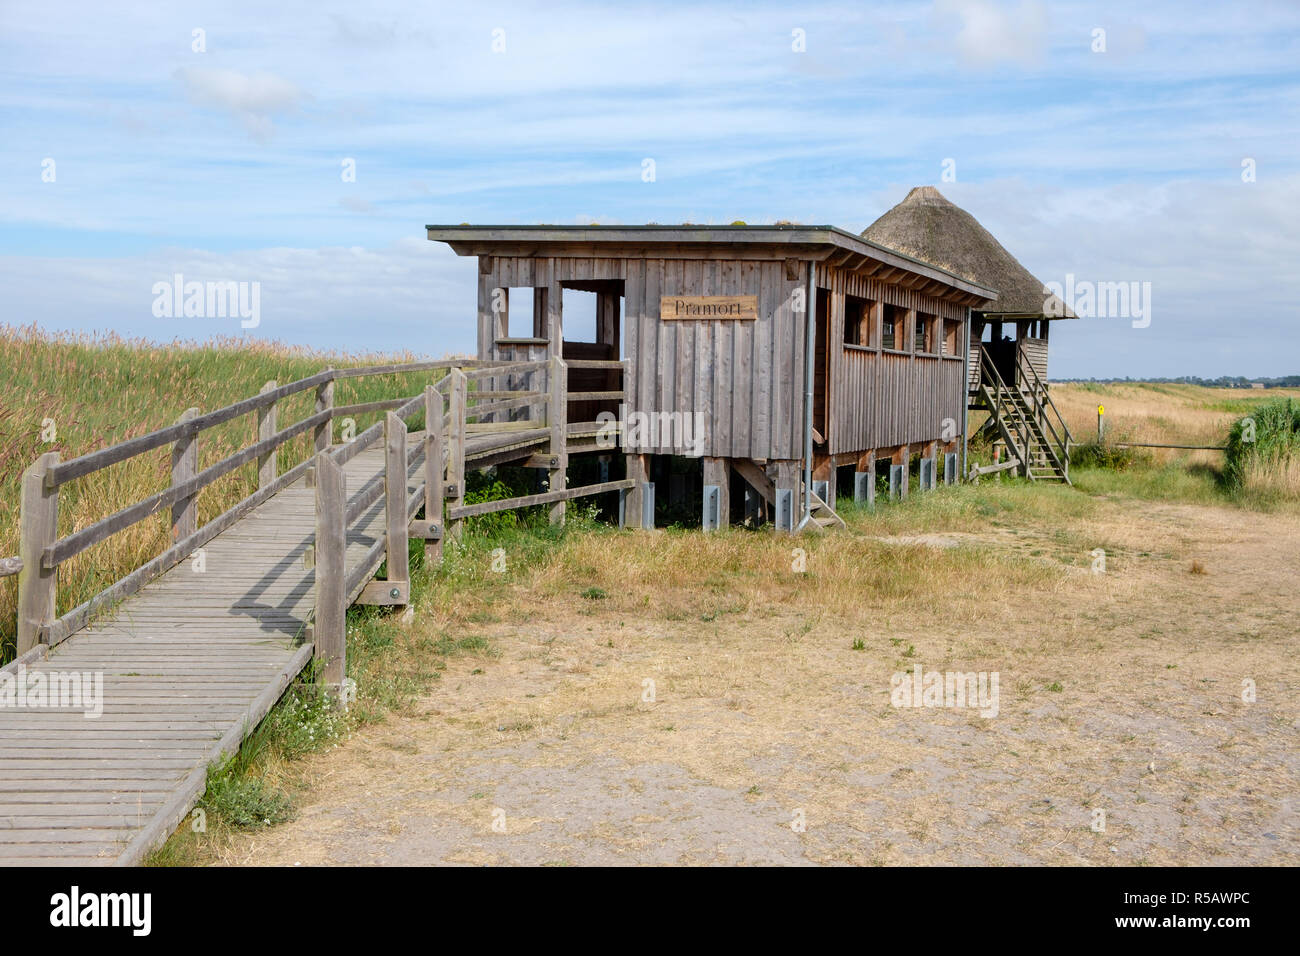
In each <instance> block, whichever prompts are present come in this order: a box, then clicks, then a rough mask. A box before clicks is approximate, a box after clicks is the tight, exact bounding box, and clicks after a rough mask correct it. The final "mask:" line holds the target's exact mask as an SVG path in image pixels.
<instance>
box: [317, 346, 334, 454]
mask: <svg viewBox="0 0 1300 956" xmlns="http://www.w3.org/2000/svg"><path fill="white" fill-rule="evenodd" d="M325 371H327V372H332V371H334V368H333V366H331V367H330V368H327V369H326V370H325ZM333 408H334V379H332V378H331V379H330V380H329V381H328V382H322V383H321V384H320V385H318V386H316V411H317V412H318V413H319V412H324V411H330V410H332V409H333ZM314 440H315V443H316V451H317V452H322V451H328V450H329V447H330V445H332V444H334V419H333V417H331V418H329V419H328V420H326V421H324V422H321V423H320V424H319V425H317V426H316V429H315V432H314Z"/></svg>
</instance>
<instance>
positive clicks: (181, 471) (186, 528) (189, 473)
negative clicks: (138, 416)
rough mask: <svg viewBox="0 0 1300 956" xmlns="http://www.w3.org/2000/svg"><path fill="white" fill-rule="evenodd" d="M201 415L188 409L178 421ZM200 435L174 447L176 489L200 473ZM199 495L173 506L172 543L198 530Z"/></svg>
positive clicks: (188, 437)
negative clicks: (197, 500)
mask: <svg viewBox="0 0 1300 956" xmlns="http://www.w3.org/2000/svg"><path fill="white" fill-rule="evenodd" d="M198 414H199V410H198V409H197V408H187V409H185V411H184V412H183V413H182V414H181V417H180V418H179V419H177V424H179V423H180V422H188V421H189V420H190V419H192V418H196V417H197V416H198ZM198 438H199V436H198V434H197V433H195V434H193V435H186V436H185V437H184V438H178V439H177V440H176V442H175V444H173V445H172V486H173V487H175V486H176V485H179V484H180V483H181V482H183V481H189V480H190V479H191V478H193V477H194V476H195V475H196V474H198V472H199V442H198ZM197 497H198V495H197V493H196V494H193V495H186V496H185V497H184V498H180V499H178V500H177V501H176V503H175V504H173V505H172V541H173V542H176V541H182V540H184V539H185V538H188V537H189V536H190V535H192V534H193V533H194V532H195V531H196V530H197V529H198V509H197V502H196V500H195V499H196V498H197Z"/></svg>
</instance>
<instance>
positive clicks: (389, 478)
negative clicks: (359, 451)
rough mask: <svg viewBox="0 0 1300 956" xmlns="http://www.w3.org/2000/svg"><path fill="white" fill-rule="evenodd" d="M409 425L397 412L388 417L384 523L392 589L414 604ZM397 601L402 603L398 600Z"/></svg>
mask: <svg viewBox="0 0 1300 956" xmlns="http://www.w3.org/2000/svg"><path fill="white" fill-rule="evenodd" d="M406 477H407V476H406V423H405V422H403V421H402V420H401V419H400V418H398V417H397V414H396V413H395V412H389V413H388V414H386V415H385V416H384V521H385V524H386V526H387V527H386V532H385V540H386V542H387V548H386V558H385V560H386V563H387V564H388V577H387V579H386V580H387V581H388V582H389V585H390V588H389V590H390V591H391V589H392V588H401V590H402V594H401V598H404V599H405V601H403V603H406V601H409V600H410V587H411V554H410V549H409V548H408V546H407V540H408V538H407V528H408V523H407V520H408V519H407V517H406ZM390 596H391V595H390ZM394 600H398V599H397V598H394Z"/></svg>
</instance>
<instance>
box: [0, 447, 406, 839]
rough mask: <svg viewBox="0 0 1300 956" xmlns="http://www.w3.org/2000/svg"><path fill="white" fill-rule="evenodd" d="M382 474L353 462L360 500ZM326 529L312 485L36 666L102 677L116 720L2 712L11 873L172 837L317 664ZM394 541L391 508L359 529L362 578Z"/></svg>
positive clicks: (352, 535) (229, 533)
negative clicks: (313, 634)
mask: <svg viewBox="0 0 1300 956" xmlns="http://www.w3.org/2000/svg"><path fill="white" fill-rule="evenodd" d="M420 444H422V442H421V443H420ZM422 462H423V456H422V455H420V456H417V458H416V462H415V465H416V467H417V468H418V466H419V465H420V464H422ZM383 466H384V454H383V450H382V449H375V448H372V449H368V450H366V451H364V452H361V453H360V454H358V455H357V456H356V457H355V458H353V459H352V460H351V461H350V462H348V464H347V465H346V467H345V474H346V477H347V487H348V489H349V491H350V492H351V494H350V495H349V498H350V500H356V498H357V496H358V494H359V493H360V492H361V491H362V489H363V488H364V487H365V486H366V484H367V483H368V482H371V481H372V480H374V479H375V478H376V477H378V476H380V475H381V473H382V471H383ZM417 476H418V471H417ZM418 488H419V485H418V481H417V479H416V478H409V477H408V495H409V494H411V493H414V492H416V491H417V490H418ZM315 521H316V499H315V492H314V489H313V488H310V487H308V486H307V482H306V479H305V478H303V479H299V480H298V481H296V482H294V483H293V484H291V485H289V486H288V487H287V488H285V489H284V490H282V491H280V492H279V493H278V494H276V495H274V496H273V497H271V498H270V500H268V501H267V502H266V503H264V504H262V505H261V506H259V507H257V508H256V509H254V510H252V511H250V512H249V513H248V514H247V515H246V516H245V517H243V518H242V519H240V520H239V521H238V522H236V523H235V524H234V525H233V526H232V527H231V528H229V529H228V530H226V531H223V532H222V533H220V534H219V535H217V536H216V537H215V538H213V539H212V540H211V541H210V542H208V543H207V544H206V545H205V546H204V547H203V553H202V559H203V570H202V571H199V570H196V564H195V562H194V561H193V560H186V561H183V562H181V563H180V564H178V565H177V566H176V567H174V568H173V569H172V570H170V571H168V572H166V573H165V574H163V575H162V576H161V577H159V578H158V579H156V580H155V581H154V582H153V583H151V584H148V585H146V586H145V587H144V588H143V589H141V590H140V591H139V592H138V593H137V594H135V595H134V596H132V597H130V598H128V599H126V601H125V602H124V603H123V604H122V605H121V606H120V607H118V608H116V609H115V610H114V611H113V612H112V613H111V614H109V615H107V616H106V617H105V618H103V619H101V620H99V621H96V622H95V623H93V624H91V625H90V626H89V627H87V628H85V629H83V630H81V631H78V632H77V633H76V634H74V635H73V636H71V637H70V638H68V639H67V640H66V641H65V642H63V643H62V644H60V645H58V646H57V647H55V648H52V649H51V650H50V652H49V655H48V657H47V658H46V659H44V660H35V661H32V662H30V663H28V664H27V665H26V667H27V670H28V671H29V672H38V671H39V672H42V673H45V674H46V675H50V674H51V673H53V672H60V673H68V672H74V673H77V674H102V675H103V695H102V698H101V700H102V701H103V708H102V709H103V713H102V716H100V717H98V718H97V719H88V718H87V717H86V716H84V714H83V712H82V711H81V710H63V711H52V710H50V709H48V708H44V707H42V708H31V707H27V708H16V709H15V708H3V709H0V863H4V864H10V865H13V864H47V865H64V864H75V865H96V864H112V863H116V862H126V863H134V862H138V861H139V859H140V858H141V857H142V856H143V853H145V852H147V851H148V849H150V848H151V846H152V845H154V844H155V843H156V842H157V839H158V838H159V837H165V836H166V835H167V834H169V833H170V832H171V830H172V829H173V828H174V827H175V826H176V825H177V823H179V822H180V820H181V819H182V818H183V817H184V816H185V815H186V814H187V813H188V812H189V810H190V808H191V807H192V806H193V804H194V802H195V801H196V800H197V799H198V797H199V796H201V795H202V793H203V788H204V784H205V778H206V771H207V767H208V765H209V763H211V762H212V761H213V760H215V759H218V758H219V757H220V756H221V755H222V754H223V753H229V752H232V751H233V750H235V749H236V748H237V747H238V746H239V744H240V742H241V741H243V739H244V737H245V736H247V734H248V733H249V732H250V731H251V730H252V728H253V727H255V726H256V725H257V723H258V721H260V720H261V718H262V717H263V716H265V715H266V713H267V711H268V710H269V709H270V708H271V706H272V705H273V704H274V703H275V701H276V700H277V699H278V698H279V697H280V695H281V694H282V693H283V691H284V689H285V688H286V687H287V686H288V684H289V682H290V681H291V680H292V679H293V678H294V677H295V676H296V675H297V674H298V672H299V671H300V670H302V668H303V667H304V666H305V665H306V664H307V662H308V661H309V660H310V659H311V655H312V646H311V644H310V642H308V641H306V640H305V639H304V638H305V636H306V632H307V622H308V619H309V615H310V612H311V610H312V606H313V593H312V592H313V588H314V585H315V571H314V570H312V569H308V568H307V567H306V566H305V565H306V563H308V562H305V561H304V558H305V556H306V552H307V551H308V548H309V546H310V545H311V544H312V541H313V537H314V529H315ZM383 529H384V502H383V500H382V499H380V500H378V501H376V502H375V503H374V504H373V505H371V506H370V507H369V508H368V509H366V510H365V511H364V512H363V513H362V515H361V517H360V518H359V519H358V520H357V522H356V524H355V525H354V526H350V527H349V529H348V534H347V552H346V553H347V567H348V570H349V571H352V570H354V569H355V568H356V567H357V566H358V565H359V564H361V563H362V562H364V561H365V560H366V557H367V555H368V554H370V553H371V552H372V549H373V547H374V545H375V543H376V542H377V541H379V540H380V539H381V538H382V536H383V533H384V530H383ZM373 572H374V568H372V569H370V573H371V574H373ZM367 576H368V575H367Z"/></svg>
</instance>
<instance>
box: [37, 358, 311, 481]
mask: <svg viewBox="0 0 1300 956" xmlns="http://www.w3.org/2000/svg"><path fill="white" fill-rule="evenodd" d="M333 374H334V373H333V372H332V371H325V372H320V373H318V374H316V375H312V376H310V377H309V378H303V379H299V380H298V381H296V382H290V383H289V384H288V385H281V386H280V387H279V388H276V389H273V390H271V391H269V392H262V393H261V394H258V395H254V396H253V397H252V398H246V399H244V400H243V401H239V402H235V403H234V404H233V405H227V406H226V407H225V408H219V409H217V410H216V411H214V412H208V413H206V414H204V415H197V416H195V417H194V418H191V419H189V420H188V421H184V422H179V423H178V424H175V425H169V426H167V427H166V428H159V429H158V430H156V431H152V432H149V433H148V434H145V435H140V436H139V437H138V438H131V439H128V440H127V441H124V442H119V443H118V444H116V445H110V446H109V447H107V448H101V449H100V450H99V451H92V452H90V453H88V454H85V455H81V456H79V457H77V458H69V459H68V460H67V461H65V462H63V463H62V464H59V465H56V466H55V467H54V468H52V469H50V472H49V474H48V475H47V476H46V478H45V484H46V487H48V488H57V487H58V486H59V485H62V484H66V483H67V482H69V481H71V480H72V479H74V478H81V477H84V476H85V475H89V474H91V473H92V472H96V471H100V470H102V469H104V468H107V467H108V466H109V465H115V464H117V463H118V462H122V461H126V460H127V459H128V458H134V457H136V456H137V455H142V454H144V453H145V452H147V451H152V450H153V449H155V448H161V447H162V446H164V445H170V444H172V443H173V442H175V441H177V440H179V439H182V438H186V437H188V436H191V435H195V434H197V433H199V432H201V431H206V430H207V429H209V428H213V427H215V426H217V425H221V424H224V423H225V422H228V421H230V420H231V419H234V418H239V417H240V416H241V415H247V414H248V413H249V412H255V411H257V410H258V409H259V408H263V407H265V406H267V405H270V404H272V403H274V402H276V401H278V400H279V399H281V398H284V397H285V396H286V395H293V394H295V393H296V392H302V391H306V390H307V389H309V388H314V387H316V386H318V385H321V384H323V383H325V382H328V381H330V380H331V377H332V376H333Z"/></svg>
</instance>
